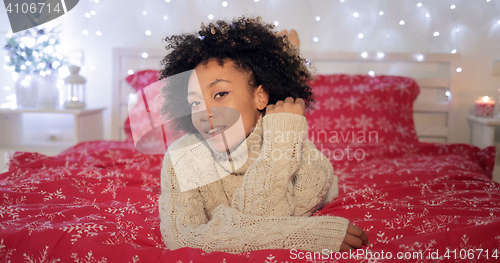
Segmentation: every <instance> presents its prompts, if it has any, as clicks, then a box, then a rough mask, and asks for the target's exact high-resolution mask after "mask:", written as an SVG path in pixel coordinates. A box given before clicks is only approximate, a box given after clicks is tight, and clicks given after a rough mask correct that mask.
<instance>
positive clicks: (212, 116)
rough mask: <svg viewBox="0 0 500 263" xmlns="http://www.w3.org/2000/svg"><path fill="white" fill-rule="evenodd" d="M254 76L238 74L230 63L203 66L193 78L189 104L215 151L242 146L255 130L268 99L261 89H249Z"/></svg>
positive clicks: (197, 126) (200, 66) (203, 133)
mask: <svg viewBox="0 0 500 263" xmlns="http://www.w3.org/2000/svg"><path fill="white" fill-rule="evenodd" d="M249 76H250V73H243V72H241V71H238V70H237V69H236V68H235V66H234V63H233V62H232V61H230V60H225V61H224V66H220V65H219V63H218V61H217V60H216V59H211V60H208V63H207V64H206V65H203V63H200V64H199V65H198V66H197V67H196V68H195V69H194V71H193V73H192V74H191V76H190V78H189V84H188V96H187V100H188V103H189V105H190V107H191V113H192V114H191V118H192V122H193V125H194V127H195V128H196V129H197V130H198V132H199V133H200V134H201V135H202V136H203V137H204V138H205V139H206V140H207V142H208V143H209V145H210V146H211V147H212V149H213V150H215V151H217V152H225V151H227V150H232V149H234V148H235V147H236V146H238V145H239V144H240V143H241V142H242V141H243V140H244V139H245V138H246V137H247V136H248V135H250V133H251V129H252V128H253V127H255V125H256V123H257V121H258V119H259V116H260V112H259V110H262V109H264V108H265V107H266V106H267V101H268V95H267V93H265V92H264V90H263V89H262V86H259V87H258V88H256V89H253V91H251V90H250V89H249V87H248V78H249Z"/></svg>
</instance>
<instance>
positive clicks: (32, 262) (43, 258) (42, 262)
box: [23, 246, 61, 263]
mask: <svg viewBox="0 0 500 263" xmlns="http://www.w3.org/2000/svg"><path fill="white" fill-rule="evenodd" d="M48 250H49V247H48V246H45V249H43V250H42V251H41V252H40V257H38V258H35V256H33V255H32V256H29V255H27V254H26V253H24V254H23V256H24V262H25V263H56V262H60V261H61V259H59V258H57V259H53V258H49V255H48Z"/></svg>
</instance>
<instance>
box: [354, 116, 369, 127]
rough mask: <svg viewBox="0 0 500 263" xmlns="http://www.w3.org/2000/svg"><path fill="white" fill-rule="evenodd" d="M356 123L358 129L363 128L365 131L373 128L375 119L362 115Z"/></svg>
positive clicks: (356, 119) (355, 119)
mask: <svg viewBox="0 0 500 263" xmlns="http://www.w3.org/2000/svg"><path fill="white" fill-rule="evenodd" d="M354 121H355V122H356V128H362V129H363V131H367V130H368V128H373V118H370V117H368V118H367V117H366V115H365V114H362V115H361V117H360V118H354Z"/></svg>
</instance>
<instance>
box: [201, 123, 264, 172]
mask: <svg viewBox="0 0 500 263" xmlns="http://www.w3.org/2000/svg"><path fill="white" fill-rule="evenodd" d="M262 118H263V116H262V115H260V116H259V119H258V120H257V123H256V124H255V127H254V128H253V129H252V132H251V133H250V135H248V136H247V137H246V138H245V140H243V141H242V142H241V143H240V144H239V145H238V146H237V147H236V148H235V149H233V150H232V151H230V153H229V154H227V153H226V152H223V153H221V152H216V151H213V150H212V154H213V156H214V159H215V161H216V162H217V163H219V164H220V165H221V166H222V167H223V168H224V169H226V170H227V171H228V172H231V173H232V174H236V175H243V174H245V172H246V171H247V170H248V167H250V165H251V164H252V163H253V162H254V161H255V160H256V159H257V158H258V157H259V155H260V149H261V147H262V141H263V132H262ZM209 148H210V147H209ZM233 169H234V170H233Z"/></svg>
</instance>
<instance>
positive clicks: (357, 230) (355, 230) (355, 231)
mask: <svg viewBox="0 0 500 263" xmlns="http://www.w3.org/2000/svg"><path fill="white" fill-rule="evenodd" d="M347 233H348V234H350V235H353V236H355V237H357V238H358V239H359V240H361V242H362V243H363V244H364V245H368V243H369V240H368V235H367V234H366V232H365V231H363V229H361V227H359V226H355V225H353V224H349V225H348V226H347Z"/></svg>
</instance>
